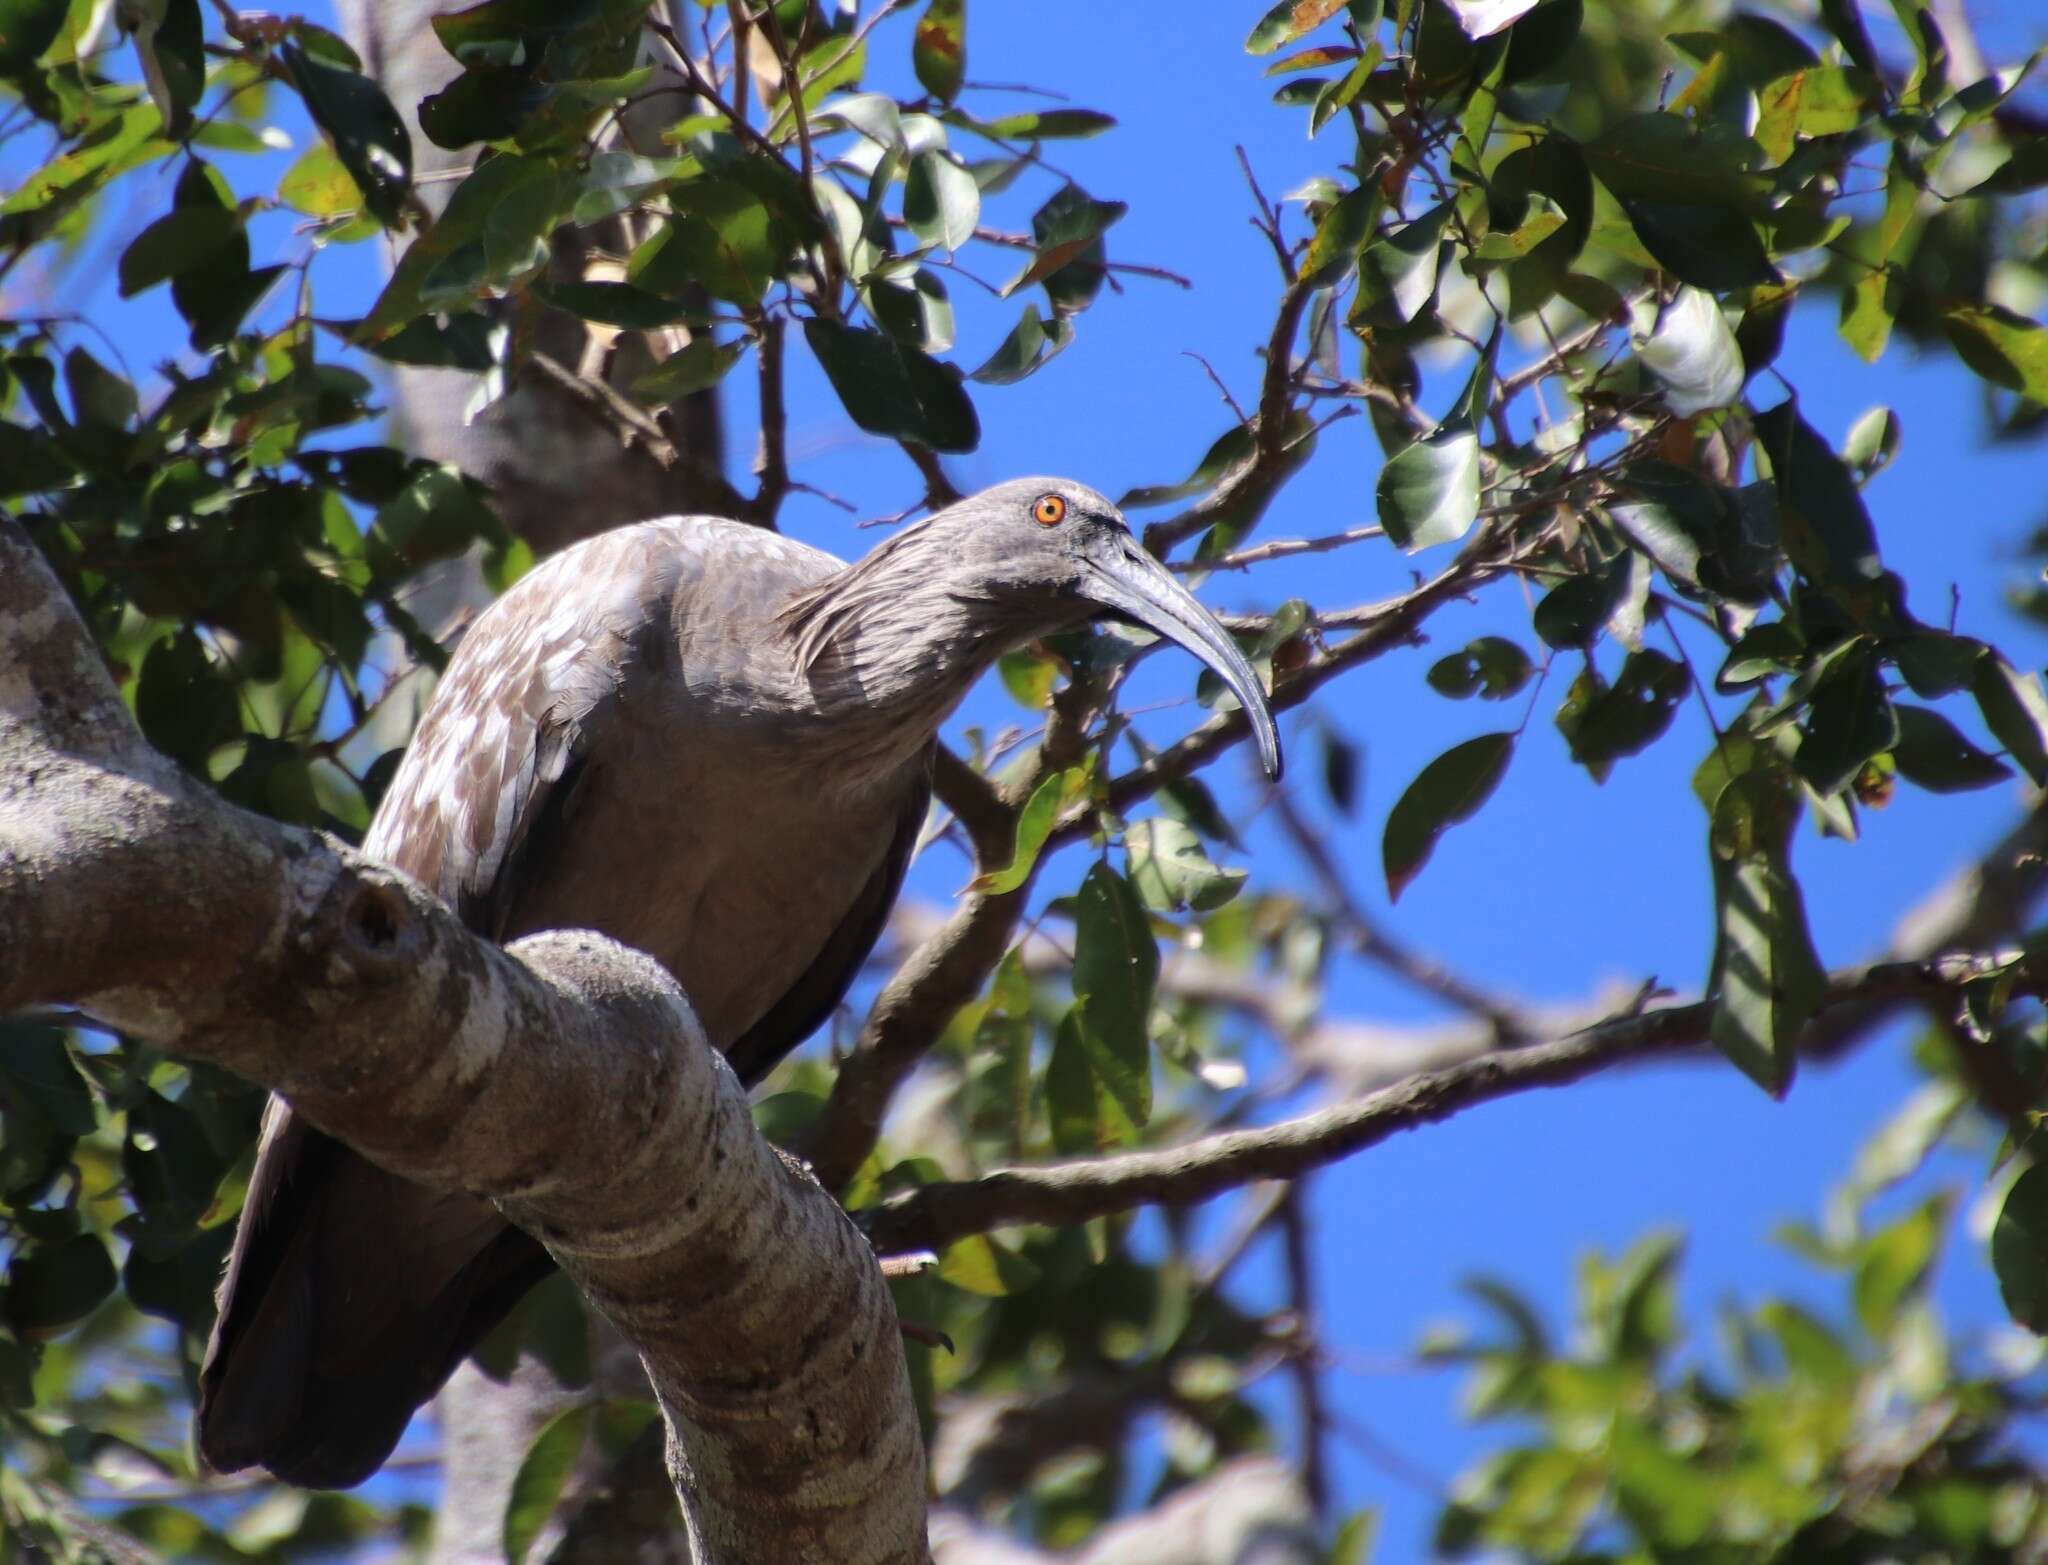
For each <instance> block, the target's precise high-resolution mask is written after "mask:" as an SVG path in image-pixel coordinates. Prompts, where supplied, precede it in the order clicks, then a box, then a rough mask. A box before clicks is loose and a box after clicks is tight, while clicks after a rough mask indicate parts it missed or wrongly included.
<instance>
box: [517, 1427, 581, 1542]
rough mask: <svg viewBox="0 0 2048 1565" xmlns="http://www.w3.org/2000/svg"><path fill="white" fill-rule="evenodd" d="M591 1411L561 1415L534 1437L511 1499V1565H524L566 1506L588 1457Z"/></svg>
mask: <svg viewBox="0 0 2048 1565" xmlns="http://www.w3.org/2000/svg"><path fill="white" fill-rule="evenodd" d="M590 1416H591V1409H590V1407H589V1406H588V1405H587V1404H585V1405H579V1406H576V1407H572V1408H569V1409H568V1410H567V1411H565V1412H561V1413H557V1414H556V1415H555V1416H554V1417H553V1418H551V1419H549V1420H548V1422H547V1423H546V1424H545V1425H543V1426H542V1427H541V1431H540V1433H539V1434H537V1435H535V1436H534V1437H533V1444H531V1445H529V1446H528V1447H527V1448H526V1455H525V1457H524V1458H522V1459H521V1461H520V1463H519V1471H518V1472H517V1473H516V1474H515V1475H514V1476H513V1479H512V1491H511V1493H510V1494H508V1495H507V1496H506V1497H505V1525H504V1532H503V1536H504V1543H505V1559H506V1561H507V1562H508V1565H522V1562H523V1561H524V1560H525V1558H526V1551H527V1550H528V1549H530V1548H532V1547H533V1540H534V1539H535V1538H538V1537H539V1536H540V1532H541V1529H542V1528H543V1527H545V1526H546V1525H547V1524H548V1518H549V1517H551V1516H553V1515H554V1514H555V1507H556V1506H557V1505H559V1504H560V1503H561V1499H562V1490H563V1488H564V1486H566V1485H567V1483H568V1482H569V1474H570V1473H571V1472H572V1471H573V1470H574V1469H575V1466H576V1459H577V1458H578V1457H579V1456H581V1455H582V1454H583V1442H584V1441H585V1439H586V1438H588V1436H589V1433H590Z"/></svg>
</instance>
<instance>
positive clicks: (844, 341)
mask: <svg viewBox="0 0 2048 1565" xmlns="http://www.w3.org/2000/svg"><path fill="white" fill-rule="evenodd" d="M804 340H805V341H806V342H808V343H809V344H810V346H811V352H813V353H814V354H816V355H817V357H818V363H819V364H820V365H822V366H823V368H824V371H825V378H826V379H828V380H829V381H831V382H832V389H833V390H834V391H836V392H837V393H838V394H839V400H840V402H841V403H842V404H843V405H844V406H845V408H846V411H847V412H848V413H849V414H850V415H852V418H853V421H854V423H856V424H857V425H859V426H860V427H861V428H862V429H864V430H866V431H867V432H868V433H869V434H871V435H884V436H889V437H891V438H894V439H899V440H912V441H916V442H917V443H918V444H920V445H924V446H929V447H930V448H931V449H932V450H934V451H972V450H973V449H974V448H975V446H977V445H978V444H980V442H981V421H980V419H979V418H977V417H976V416H975V412H974V404H973V403H972V402H971V401H969V400H968V397H967V393H966V392H965V391H963V390H962V389H961V387H960V381H959V378H958V377H957V376H956V375H955V374H954V373H953V371H951V370H950V369H948V368H947V367H946V366H944V365H942V364H940V363H939V362H938V361H937V360H936V359H933V358H931V357H930V356H929V355H927V354H925V353H923V352H921V351H920V350H919V349H917V348H913V347H911V346H909V345H908V344H905V343H899V342H897V341H895V340H894V339H893V338H891V337H889V336H887V335H885V334H884V333H882V332H878V331H873V330H870V329H868V328H866V327H862V326H847V325H844V324H842V323H841V322H838V321H827V320H821V319H817V318H813V319H811V320H807V321H805V322H804Z"/></svg>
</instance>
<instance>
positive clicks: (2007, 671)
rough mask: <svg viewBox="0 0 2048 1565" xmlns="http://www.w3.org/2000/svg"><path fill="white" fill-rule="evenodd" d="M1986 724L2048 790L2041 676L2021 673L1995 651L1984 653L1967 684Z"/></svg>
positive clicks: (2046, 711) (2047, 714)
mask: <svg viewBox="0 0 2048 1565" xmlns="http://www.w3.org/2000/svg"><path fill="white" fill-rule="evenodd" d="M1970 690H1971V693H1972V694H1973V695H1975V696H1976V698H1977V710H1978V711H1980V712H1982V713H1983V714H1984V722H1985V725H1986V726H1987V727H1988V728H1990V730H1991V732H1992V733H1993V734H1995V735H1997V737H1998V742H1999V743H2000V744H2002V745H2004V746H2005V748H2006V752H2007V753H2008V754H2009V755H2011V756H2012V758H2013V760H2014V761H2016V762H2018V763H2019V767H2020V770H2021V771H2023V772H2025V773H2026V774H2027V775H2028V776H2029V777H2031V778H2032V779H2033V780H2034V785H2035V786H2036V787H2039V788H2048V698H2044V697H2043V695H2042V693H2041V676H2040V675H2038V674H2032V673H2027V674H2022V673H2020V672H2019V671H2018V670H2017V669H2015V668H2014V667H2013V666H2012V665H2011V664H2010V663H2008V662H2006V660H2005V659H2004V658H2002V657H2000V656H1999V655H1998V654H1997V653H1996V652H1990V651H1987V652H1985V653H1984V654H1983V655H1982V656H1981V657H1980V658H1979V659H1978V662H1977V672H1976V675H1975V677H1974V678H1972V679H1971V681H1970Z"/></svg>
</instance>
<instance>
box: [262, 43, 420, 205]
mask: <svg viewBox="0 0 2048 1565" xmlns="http://www.w3.org/2000/svg"><path fill="white" fill-rule="evenodd" d="M279 57H280V58H281V59H282V60H283V62H284V66H285V70H286V72H287V73H288V74H289V75H290V77H291V81H292V84H293V85H294V86H295V87H297V88H298V89H299V95H300V96H301V97H303V98H304V99H305V100H306V111H307V112H308V113H309V114H311V115H312V116H313V123H314V124H316V125H318V126H319V127H320V129H321V130H322V131H323V132H324V133H325V134H326V136H327V139H328V140H329V141H330V142H331V143H332V144H333V146H334V152H335V156H337V157H339V158H340V159H341V162H342V166H343V167H344V168H346V169H347V170H348V172H349V175H350V177H351V178H353V179H354V180H355V182H356V187H357V189H359V190H361V191H362V193H363V204H364V205H365V206H367V207H368V208H369V210H370V212H371V213H372V214H373V215H374V216H375V217H376V218H377V220H378V221H379V222H381V223H382V224H384V226H385V227H387V228H396V227H397V226H398V225H399V223H400V221H401V218H402V216H403V213H404V205H405V200H406V197H407V195H408V194H409V193H410V191H411V188H412V139H411V138H410V137H409V136H408V135H407V134H406V130H405V122H404V121H403V120H401V119H400V118H399V117H398V111H397V110H396V109H394V108H392V106H391V100H390V99H389V98H387V97H385V96H384V89H383V88H381V87H379V86H378V85H377V84H376V83H375V82H373V81H371V80H370V78H369V77H367V76H363V75H359V74H358V73H356V72H354V71H349V70H340V69H337V68H336V67H334V66H332V65H329V64H328V63H326V62H325V61H323V60H321V59H318V58H316V57H315V56H314V55H313V54H312V53H311V52H309V51H308V50H306V49H303V48H300V47H297V46H294V45H290V44H287V45H286V46H285V47H284V48H283V49H282V50H281V51H280V53H279Z"/></svg>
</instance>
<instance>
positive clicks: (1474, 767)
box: [1380, 734, 1515, 902]
mask: <svg viewBox="0 0 2048 1565" xmlns="http://www.w3.org/2000/svg"><path fill="white" fill-rule="evenodd" d="M1514 750H1515V736H1514V735H1513V734H1481V735H1480V736H1479V737H1478V738H1477V739H1467V740H1466V741H1465V742H1464V743H1463V744H1457V745H1453V746H1451V748H1450V749H1448V750H1446V751H1445V752H1444V753H1443V754H1442V755H1440V756H1438V757H1437V758H1436V759H1435V760H1433V761H1431V762H1430V763H1429V764H1428V765H1427V766H1425V767H1423V769H1422V771H1421V772H1420V773H1419V774H1418V775H1417V777H1416V779H1415V781H1413V782H1412V783H1410V784H1409V785H1408V787H1407V790H1406V791H1405V792H1404V793H1403V794H1402V795H1401V797H1400V798H1399V799H1398V800H1396V801H1395V804H1394V808H1393V809H1392V810H1391V811H1389V812H1388V815H1387V827H1386V833H1385V836H1384V837H1383V838H1382V840H1381V843H1380V860H1381V863H1382V865H1383V866H1384V867H1385V870H1386V875H1387V896H1388V897H1389V898H1390V899H1391V900H1393V901H1397V902H1398V901H1399V900H1400V898H1401V893H1402V892H1403V891H1405V890H1406V889H1407V888H1408V885H1409V883H1410V882H1411V881H1413V880H1414V879H1415V877H1416V876H1417V875H1419V874H1421V873H1422V867H1423V866H1424V865H1425V864H1427V863H1428V862H1429V857H1430V854H1432V853H1433V852H1435V851H1436V844H1437V839H1438V838H1439V837H1441V836H1442V835H1443V834H1444V833H1445V832H1446V831H1448V830H1449V829H1450V828H1451V827H1452V826H1455V825H1457V824H1458V822H1460V821H1468V820H1470V819H1471V818H1472V817H1473V816H1474V815H1476V814H1478V812H1479V808H1480V806H1481V805H1483V804H1485V803H1486V801H1487V800H1488V799H1489V798H1491V797H1492V795H1493V790H1494V789H1495V788H1497V787H1499V786H1500V780H1501V778H1502V777H1503V776H1505V775H1506V774H1507V769H1508V759H1509V757H1510V756H1512V755H1513V754H1514Z"/></svg>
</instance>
